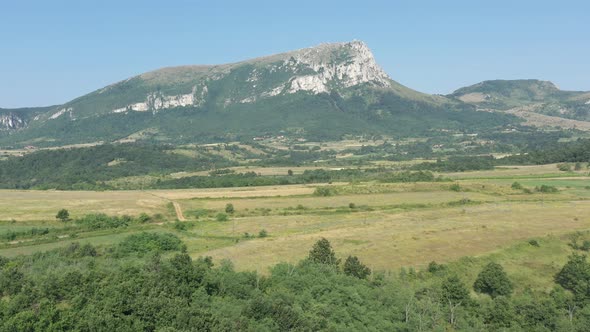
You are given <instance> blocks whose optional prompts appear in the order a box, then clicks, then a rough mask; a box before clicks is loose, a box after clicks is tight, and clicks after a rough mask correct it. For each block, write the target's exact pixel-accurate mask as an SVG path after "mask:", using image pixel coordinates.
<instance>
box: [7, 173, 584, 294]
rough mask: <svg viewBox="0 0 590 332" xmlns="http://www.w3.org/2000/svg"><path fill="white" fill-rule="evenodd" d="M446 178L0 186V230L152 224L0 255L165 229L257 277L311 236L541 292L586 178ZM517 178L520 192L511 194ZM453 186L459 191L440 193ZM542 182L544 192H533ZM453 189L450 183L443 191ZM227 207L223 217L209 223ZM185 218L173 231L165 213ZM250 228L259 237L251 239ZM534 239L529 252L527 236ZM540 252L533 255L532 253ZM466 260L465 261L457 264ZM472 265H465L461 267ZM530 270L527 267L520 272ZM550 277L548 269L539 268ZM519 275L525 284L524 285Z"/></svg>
mask: <svg viewBox="0 0 590 332" xmlns="http://www.w3.org/2000/svg"><path fill="white" fill-rule="evenodd" d="M444 176H446V177H450V178H452V179H454V182H432V183H390V184H384V183H360V184H348V183H336V184H331V185H330V186H331V187H332V189H333V195H331V196H326V197H323V196H316V195H314V191H315V189H316V187H318V186H322V185H292V186H272V187H251V188H231V189H203V190H150V191H115V192H59V191H12V190H3V191H0V197H1V199H0V220H4V221H2V222H0V236H2V235H3V234H8V233H9V232H18V231H23V230H28V229H31V228H33V227H47V228H52V229H53V228H58V229H61V228H63V227H64V225H63V223H62V222H58V221H56V219H55V214H56V212H57V211H58V210H59V209H62V208H65V209H68V210H69V211H70V214H71V216H72V217H73V218H76V217H80V216H83V215H84V214H88V213H97V212H102V213H106V214H108V215H123V214H127V215H133V216H137V215H139V214H140V213H147V214H150V215H154V214H160V215H162V216H163V219H164V220H168V221H169V222H166V221H164V222H157V223H156V222H154V223H148V224H144V225H135V226H129V227H126V228H119V229H115V230H101V231H92V232H91V231H88V232H78V233H77V234H74V235H72V234H69V233H67V232H66V233H64V234H63V235H60V236H54V237H48V238H43V239H42V240H39V239H37V240H34V241H33V240H31V241H28V240H27V241H25V240H22V241H9V240H7V239H4V238H2V240H1V241H2V242H0V255H6V256H14V255H18V254H28V253H32V252H35V251H38V250H46V249H50V248H55V247H59V246H64V245H67V244H68V243H70V242H72V241H73V240H72V238H73V237H76V241H79V242H81V243H86V242H88V243H94V244H98V245H104V246H108V245H112V244H114V243H117V242H118V241H120V240H121V239H122V238H124V237H125V236H126V235H128V234H130V233H135V232H140V231H157V232H173V233H175V234H177V235H178V236H179V237H181V238H182V240H183V241H184V242H185V243H186V244H187V249H188V251H189V253H191V255H192V256H194V257H198V256H202V255H207V256H212V257H213V258H214V259H215V261H216V262H219V260H221V259H230V260H232V261H233V263H234V265H235V266H236V268H237V269H239V270H258V271H260V272H263V273H265V272H266V271H267V268H268V267H269V266H271V265H273V264H275V263H278V262H281V261H287V262H291V263H296V262H298V261H299V260H301V259H302V258H304V257H305V256H306V255H307V252H308V251H309V248H310V247H311V246H312V244H313V243H314V242H315V241H317V240H318V239H319V238H321V237H325V238H327V239H329V240H330V241H331V242H332V244H333V246H334V248H335V250H336V251H337V253H338V254H339V255H340V256H341V257H345V256H347V255H356V256H358V257H359V258H360V259H361V260H362V261H363V262H365V263H366V264H367V265H369V266H370V267H371V268H373V269H376V270H385V271H394V272H395V271H397V270H398V269H399V268H401V267H404V266H405V267H408V266H410V265H411V266H414V267H416V268H423V267H424V266H426V264H428V263H429V262H431V261H433V260H435V261H437V262H453V261H455V262H459V263H456V264H481V262H482V261H485V260H487V259H490V257H494V258H495V259H498V260H502V261H503V262H505V263H506V267H507V269H508V271H509V272H511V273H514V275H515V276H516V278H517V279H518V278H522V279H523V284H529V285H531V286H532V287H544V285H546V284H548V282H549V281H548V280H545V279H546V278H539V279H535V277H530V275H535V273H533V272H534V271H535V270H548V271H554V270H555V269H557V268H558V267H559V266H561V265H562V264H563V262H564V260H565V259H566V257H567V255H568V252H569V251H568V249H567V244H566V243H567V236H568V234H571V233H573V232H575V231H578V230H579V231H586V230H590V180H589V178H588V177H587V174H583V173H569V174H566V173H563V172H562V173H559V172H558V171H557V170H556V167H555V165H548V166H534V167H522V166H520V167H503V168H501V169H498V170H496V171H481V172H465V173H453V174H444ZM515 181H518V182H519V183H520V184H521V185H522V186H523V187H524V188H526V189H529V190H531V193H526V192H525V190H522V189H513V188H511V185H512V183H513V182H515ZM454 183H455V184H458V185H459V187H458V188H457V187H455V188H451V185H453V184H454ZM541 185H550V186H554V187H556V188H557V189H558V192H555V193H541V192H537V191H535V187H536V186H541ZM451 189H454V190H451ZM228 203H231V204H232V205H233V207H234V210H235V211H234V212H233V213H230V214H229V215H228V217H229V220H227V221H217V220H216V219H217V217H218V216H217V215H218V214H220V213H225V212H224V211H225V207H226V204H228ZM175 206H177V207H179V208H180V209H181V211H182V214H183V216H184V218H186V219H187V221H185V222H183V223H184V224H186V225H185V226H183V227H175V225H176V224H175V223H174V221H175V220H176V218H177V217H176V216H177V211H175ZM261 230H265V231H266V232H267V233H268V237H262V238H261V237H259V236H258V234H259V232H260V231H261ZM530 239H537V240H538V241H539V242H540V243H541V246H540V247H539V248H531V247H530V246H529V245H528V243H527V241H528V240H530ZM541 253H542V254H541ZM465 256H469V257H472V258H470V259H467V260H466V259H461V258H462V257H465ZM473 270H476V269H473ZM531 271H533V272H531ZM543 275H551V274H543ZM524 279H526V282H524Z"/></svg>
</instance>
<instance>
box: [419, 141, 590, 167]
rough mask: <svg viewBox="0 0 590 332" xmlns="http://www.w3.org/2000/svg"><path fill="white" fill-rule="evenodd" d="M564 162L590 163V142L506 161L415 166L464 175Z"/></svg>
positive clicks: (455, 160) (461, 159)
mask: <svg viewBox="0 0 590 332" xmlns="http://www.w3.org/2000/svg"><path fill="white" fill-rule="evenodd" d="M565 162H572V163H574V162H590V139H578V140H576V141H573V142H567V143H557V144H553V145H550V146H546V147H544V148H543V149H539V150H537V149H535V150H529V151H528V152H525V153H522V154H518V155H511V156H507V157H503V158H494V157H493V156H451V157H449V158H448V159H446V160H441V159H439V160H437V161H436V162H434V163H432V162H424V163H420V164H417V165H414V166H412V167H411V168H410V169H413V170H430V171H435V172H463V171H476V170H491V169H494V166H502V165H543V164H552V163H565Z"/></svg>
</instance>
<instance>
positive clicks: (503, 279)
mask: <svg viewBox="0 0 590 332" xmlns="http://www.w3.org/2000/svg"><path fill="white" fill-rule="evenodd" d="M473 289H474V290H475V291H476V292H478V293H484V294H488V295H490V296H491V297H492V298H495V297H497V296H510V294H512V282H511V281H510V279H508V276H507V275H506V272H504V268H503V267H502V265H500V264H497V263H494V262H491V263H489V264H488V265H486V266H485V267H484V268H483V270H481V272H480V273H479V274H478V275H477V279H475V283H474V284H473Z"/></svg>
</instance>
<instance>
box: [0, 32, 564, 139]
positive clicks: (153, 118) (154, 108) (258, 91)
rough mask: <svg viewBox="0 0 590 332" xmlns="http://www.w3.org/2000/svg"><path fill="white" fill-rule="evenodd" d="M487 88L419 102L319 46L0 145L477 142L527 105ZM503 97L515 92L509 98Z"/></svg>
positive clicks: (182, 83) (69, 111)
mask: <svg viewBox="0 0 590 332" xmlns="http://www.w3.org/2000/svg"><path fill="white" fill-rule="evenodd" d="M490 82H492V83H490ZM493 82H494V81H484V82H482V83H479V85H478V84H476V85H474V86H470V87H465V88H461V89H458V90H457V91H455V92H454V93H453V94H450V95H447V96H442V95H429V94H425V93H422V92H419V91H416V90H413V89H411V88H408V87H406V86H404V85H402V84H400V83H398V82H396V81H395V80H393V79H392V78H391V77H390V76H389V75H388V74H387V73H385V71H383V69H382V68H381V67H380V66H379V64H378V63H377V61H376V59H375V56H374V55H373V53H372V52H371V50H370V49H369V47H368V46H367V45H366V44H365V43H364V42H361V41H352V42H341V43H324V44H320V45H318V46H315V47H310V48H303V49H298V50H294V51H289V52H283V53H279V54H274V55H269V56H264V57H257V58H253V59H248V60H244V61H238V62H234V63H230V64H220V65H188V66H174V67H164V68H160V69H157V70H153V71H149V72H146V73H143V74H139V75H136V76H133V77H130V78H128V79H125V80H122V81H119V82H116V83H113V84H110V85H107V86H105V87H103V88H101V89H98V90H95V91H93V92H91V93H88V94H86V95H83V96H80V97H78V98H75V99H73V100H71V101H69V102H67V103H64V104H63V105H60V106H57V107H50V108H49V110H48V111H44V112H37V113H35V115H34V116H32V117H28V118H27V119H26V121H21V122H22V123H20V122H19V125H18V127H17V126H14V125H11V126H10V128H9V129H11V131H10V133H9V134H8V135H6V134H3V135H0V136H2V137H0V144H4V145H15V144H16V145H23V144H31V143H35V144H51V145H59V144H77V143H89V142H94V141H105V142H110V141H119V140H129V139H131V138H132V139H142V140H143V139H148V140H157V141H158V142H161V141H165V142H171V143H174V142H184V143H186V142H193V141H219V140H222V141H223V140H228V139H251V138H252V137H255V136H257V135H260V134H265V133H269V134H271V133H272V134H277V135H285V134H287V135H290V136H293V137H302V138H303V137H305V138H314V139H318V140H324V139H339V138H341V137H343V136H346V135H374V134H385V135H388V136H392V137H403V136H409V135H418V136H420V135H421V136H429V135H432V134H433V133H437V132H465V131H469V132H473V133H477V132H478V131H479V130H482V129H485V130H491V129H492V128H496V127H498V128H500V127H506V126H510V125H518V124H519V123H520V120H518V118H517V117H516V116H514V115H512V114H509V113H506V114H505V112H504V111H505V110H508V109H510V108H511V107H513V105H512V104H509V103H508V102H512V103H514V104H515V106H522V105H528V104H530V100H529V99H530V98H529V99H527V98H528V97H527V93H528V92H527V91H529V90H530V89H529V90H526V89H525V88H523V87H520V90H518V89H513V88H510V86H511V85H515V84H516V85H518V84H521V83H518V81H514V82H512V81H502V82H501V83H493ZM511 82H512V83H511ZM515 82H516V83H515ZM535 82H541V81H535ZM494 84H496V85H498V86H496V87H495V88H496V89H498V90H501V89H507V90H509V91H508V92H506V93H504V92H503V91H500V92H501V93H496V94H494V98H496V99H497V100H496V99H494V100H493V101H494V102H497V101H499V102H502V103H504V104H506V105H504V104H501V103H496V104H497V105H496V104H494V105H492V106H494V107H496V108H498V109H497V110H498V111H499V113H495V112H492V113H490V112H478V111H477V110H478V109H480V108H482V107H484V106H487V104H486V103H489V100H485V98H484V99H483V100H469V98H467V99H466V98H465V95H469V94H473V93H475V94H478V93H479V94H480V95H482V94H483V93H484V92H485V91H484V90H485V89H484V88H485V87H486V86H488V85H492V86H494ZM534 84H537V85H541V87H540V88H539V90H540V91H545V92H543V93H542V94H541V96H542V97H544V96H553V95H559V96H561V94H560V93H557V92H555V91H559V90H557V88H556V87H555V86H554V85H552V86H553V88H552V87H551V86H550V85H548V84H546V83H534ZM545 85H546V86H545ZM506 86H508V87H509V88H506ZM482 89H483V90H482ZM512 90H515V91H521V90H522V91H525V92H522V91H521V92H519V93H517V94H516V97H515V96H513V95H512V94H511V93H512V92H511V91H512ZM546 90H551V91H553V92H551V93H546ZM471 97H473V95H471ZM500 104H501V105H500ZM500 106H501V107H500ZM507 106H509V107H507ZM514 114H516V115H518V114H520V113H514ZM13 115H14V113H13ZM10 121H11V123H13V124H14V123H15V119H12V120H10ZM5 122H6V121H5ZM5 127H7V128H8V127H9V126H5ZM0 128H1V127H0ZM494 130H497V128H496V129H494Z"/></svg>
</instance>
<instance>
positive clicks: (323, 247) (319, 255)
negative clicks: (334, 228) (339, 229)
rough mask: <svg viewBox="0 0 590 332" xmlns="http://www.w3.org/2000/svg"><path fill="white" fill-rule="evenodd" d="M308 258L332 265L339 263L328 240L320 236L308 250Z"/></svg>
mask: <svg viewBox="0 0 590 332" xmlns="http://www.w3.org/2000/svg"><path fill="white" fill-rule="evenodd" d="M309 260H310V261H312V262H314V263H319V264H327V265H334V266H338V265H339V264H340V259H337V258H336V253H335V252H334V250H332V245H331V244H330V241H328V240H326V239H325V238H321V239H320V240H318V242H316V243H315V244H314V245H313V248H311V250H310V251H309Z"/></svg>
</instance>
